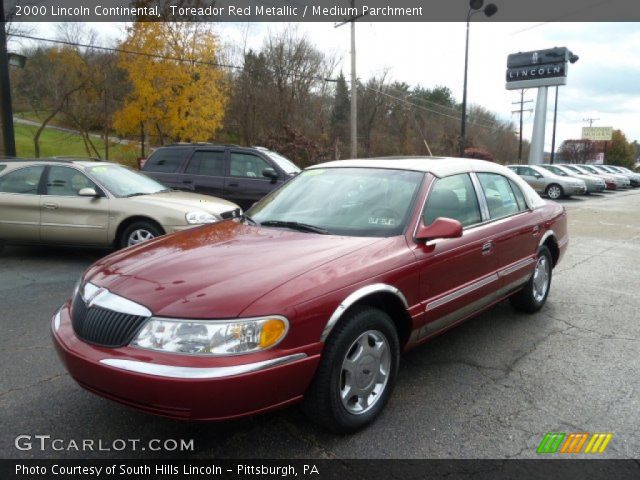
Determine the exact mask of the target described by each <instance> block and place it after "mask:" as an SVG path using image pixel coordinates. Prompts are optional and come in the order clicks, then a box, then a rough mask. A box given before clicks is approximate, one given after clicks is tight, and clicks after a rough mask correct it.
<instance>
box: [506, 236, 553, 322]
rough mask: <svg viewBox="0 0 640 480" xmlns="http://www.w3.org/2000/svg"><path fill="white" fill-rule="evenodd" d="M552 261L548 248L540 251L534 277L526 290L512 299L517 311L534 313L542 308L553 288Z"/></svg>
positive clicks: (514, 295)
mask: <svg viewBox="0 0 640 480" xmlns="http://www.w3.org/2000/svg"><path fill="white" fill-rule="evenodd" d="M551 272H552V259H551V252H550V251H549V249H548V248H547V247H546V246H544V245H543V246H542V247H540V249H539V250H538V259H537V260H536V268H535V270H534V271H533V275H531V278H530V279H529V281H528V282H527V284H526V285H525V286H524V288H523V289H522V290H520V291H518V292H516V293H514V294H513V295H512V296H511V297H510V299H509V300H510V301H511V305H513V307H514V308H515V309H516V310H520V311H522V312H527V313H534V312H537V311H538V310H540V309H541V308H542V306H543V305H544V304H545V302H546V301H547V297H548V296H549V289H550V288H551Z"/></svg>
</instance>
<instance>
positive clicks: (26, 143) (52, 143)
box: [14, 123, 140, 166]
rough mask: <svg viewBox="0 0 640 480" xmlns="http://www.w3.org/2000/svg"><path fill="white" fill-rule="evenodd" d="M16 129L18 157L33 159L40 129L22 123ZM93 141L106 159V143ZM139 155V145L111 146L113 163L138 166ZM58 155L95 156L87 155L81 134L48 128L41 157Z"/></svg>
mask: <svg viewBox="0 0 640 480" xmlns="http://www.w3.org/2000/svg"><path fill="white" fill-rule="evenodd" d="M14 128H15V134H16V150H17V153H18V156H19V157H27V158H28V157H33V156H34V154H35V153H34V152H35V147H34V144H33V138H34V137H35V134H36V131H37V130H38V128H37V127H35V126H32V125H25V124H20V123H15V125H14ZM91 140H92V141H93V143H94V145H95V146H96V148H97V149H98V151H99V152H100V154H101V156H102V157H104V142H103V141H102V139H100V138H96V137H92V138H91ZM139 154H140V149H139V147H138V145H137V144H131V145H122V144H111V143H110V144H109V160H110V161H112V162H118V163H122V164H125V165H129V166H135V165H136V164H137V162H136V158H137V157H138V155H139ZM56 155H77V156H80V157H87V156H94V155H88V154H87V150H86V149H85V146H84V142H83V141H82V137H81V136H80V135H79V134H75V133H71V132H63V131H60V130H55V129H52V128H47V129H45V130H44V131H43V132H42V135H40V156H41V157H47V156H56Z"/></svg>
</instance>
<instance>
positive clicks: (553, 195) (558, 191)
mask: <svg viewBox="0 0 640 480" xmlns="http://www.w3.org/2000/svg"><path fill="white" fill-rule="evenodd" d="M545 193H546V194H547V197H549V198H550V199H551V200H558V199H559V198H561V197H564V196H565V195H564V190H562V187H561V186H560V185H558V184H557V183H552V184H551V185H549V186H548V187H547V189H546V190H545Z"/></svg>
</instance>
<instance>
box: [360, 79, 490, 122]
mask: <svg viewBox="0 0 640 480" xmlns="http://www.w3.org/2000/svg"><path fill="white" fill-rule="evenodd" d="M363 88H365V89H367V90H371V91H373V92H377V93H380V94H381V95H384V96H386V97H389V98H391V99H393V100H396V101H398V102H401V103H404V104H406V105H410V106H412V107H414V108H417V109H420V110H424V111H426V112H430V113H434V114H436V115H440V116H443V117H447V118H451V119H453V120H460V118H461V117H458V116H454V115H449V114H447V113H442V112H438V111H437V110H432V109H430V108H427V107H425V106H422V105H417V104H415V103H412V102H410V101H409V100H407V99H405V98H400V97H396V96H394V95H391V94H390V93H387V92H384V91H382V90H379V89H377V88H373V87H369V86H367V85H363ZM469 124H470V125H476V126H478V127H482V128H486V129H487V130H492V131H498V130H500V129H501V128H502V127H500V126H498V127H492V126H490V125H485V124H482V123H477V122H469ZM496 125H498V124H496Z"/></svg>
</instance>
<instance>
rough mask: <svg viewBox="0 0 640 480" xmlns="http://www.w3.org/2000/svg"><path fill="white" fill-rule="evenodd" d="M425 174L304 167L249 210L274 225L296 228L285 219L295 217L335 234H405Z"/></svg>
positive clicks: (293, 220)
mask: <svg viewBox="0 0 640 480" xmlns="http://www.w3.org/2000/svg"><path fill="white" fill-rule="evenodd" d="M423 177H424V173H423V172H413V171H407V170H390V169H381V168H326V169H312V170H305V171H304V172H302V173H301V174H300V175H298V176H297V177H295V178H294V179H293V180H291V181H290V182H288V183H286V184H285V185H284V186H283V187H281V188H280V189H278V190H276V191H274V192H273V193H272V194H270V195H268V196H267V197H265V198H264V199H263V200H262V201H260V202H258V204H256V206H255V207H253V208H252V209H251V210H250V211H249V215H250V216H251V217H252V219H253V220H254V221H255V222H257V223H266V224H267V225H269V226H279V227H280V228H293V227H295V225H293V226H291V225H290V226H289V227H287V226H286V225H282V222H289V223H290V222H295V223H297V224H299V225H298V226H300V225H304V226H306V227H309V226H313V227H314V228H316V229H321V230H323V231H325V233H329V234H332V235H349V236H356V237H390V236H394V235H400V234H401V233H402V232H403V230H404V227H405V225H406V223H407V221H408V218H409V215H410V213H411V206H412V204H413V201H414V197H415V195H416V192H417V191H418V187H419V186H420V183H421V182H422V179H423ZM277 223H280V225H276V224H277ZM307 231H310V230H307Z"/></svg>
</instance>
